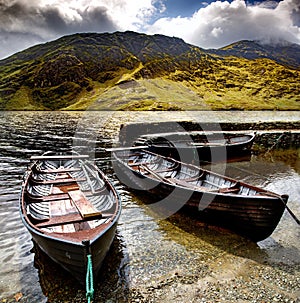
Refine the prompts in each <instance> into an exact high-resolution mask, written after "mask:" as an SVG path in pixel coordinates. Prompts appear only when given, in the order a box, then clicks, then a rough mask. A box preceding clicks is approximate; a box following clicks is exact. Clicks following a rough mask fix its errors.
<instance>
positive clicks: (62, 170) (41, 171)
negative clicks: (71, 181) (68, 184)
mask: <svg viewBox="0 0 300 303" xmlns="http://www.w3.org/2000/svg"><path fill="white" fill-rule="evenodd" d="M32 170H33V171H34V172H38V173H39V174H56V173H58V174H59V173H73V172H79V171H81V170H82V169H81V167H70V168H56V169H39V168H37V167H36V166H34V167H33V168H32Z"/></svg>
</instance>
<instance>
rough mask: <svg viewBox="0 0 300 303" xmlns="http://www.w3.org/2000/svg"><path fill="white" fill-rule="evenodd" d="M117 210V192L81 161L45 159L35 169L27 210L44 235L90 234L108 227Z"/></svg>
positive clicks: (31, 175)
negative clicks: (99, 228)
mask: <svg viewBox="0 0 300 303" xmlns="http://www.w3.org/2000/svg"><path fill="white" fill-rule="evenodd" d="M117 207H118V206H117V205H116V196H115V193H114V192H113V190H111V188H109V186H108V185H107V183H106V182H104V180H103V178H101V177H100V176H99V174H98V172H97V171H96V170H94V169H93V168H92V167H91V166H90V165H87V164H84V165H83V163H82V161H81V160H72V159H66V160H45V161H39V162H36V163H35V164H34V165H33V166H32V168H31V172H30V175H29V177H28V182H27V185H26V190H25V193H24V208H25V209H26V213H27V217H28V219H29V220H30V222H31V224H33V225H34V227H35V228H38V229H40V230H41V231H42V232H47V233H74V232H78V231H82V230H87V231H89V230H91V229H93V228H96V227H100V226H104V225H105V224H108V223H109V222H110V221H111V220H112V218H113V217H114V215H115V213H116V211H117ZM98 232H99V230H98Z"/></svg>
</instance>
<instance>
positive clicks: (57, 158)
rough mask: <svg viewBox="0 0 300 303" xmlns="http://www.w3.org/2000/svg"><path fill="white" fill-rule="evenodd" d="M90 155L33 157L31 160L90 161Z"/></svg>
mask: <svg viewBox="0 0 300 303" xmlns="http://www.w3.org/2000/svg"><path fill="white" fill-rule="evenodd" d="M88 158H89V155H44V156H32V157H30V159H31V160H69V159H70V160H72V159H74V160H75V159H88Z"/></svg>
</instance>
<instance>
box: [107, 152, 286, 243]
mask: <svg viewBox="0 0 300 303" xmlns="http://www.w3.org/2000/svg"><path fill="white" fill-rule="evenodd" d="M113 157H114V160H115V163H116V164H117V166H116V167H117V168H118V171H117V175H118V177H119V179H120V180H121V181H123V182H124V181H125V183H126V184H127V185H128V186H131V187H133V188H135V189H138V190H147V191H148V192H150V193H153V194H155V195H156V196H158V197H159V198H160V199H165V198H166V197H172V195H173V198H172V199H169V200H170V201H169V203H170V204H169V206H168V207H170V208H171V207H172V206H171V204H172V203H177V204H181V205H182V206H184V208H186V209H188V210H190V211H192V212H194V213H195V211H196V212H199V214H198V216H199V217H200V218H201V219H203V220H205V221H209V222H210V223H213V224H215V225H218V226H223V227H226V228H229V229H231V230H233V231H235V232H236V233H238V234H241V235H243V236H245V237H247V238H249V239H251V240H253V241H255V242H257V241H260V240H263V239H265V238H267V237H268V236H270V235H271V234H272V232H273V231H274V229H275V228H276V226H277V224H278V222H279V221H280V218H281V216H282V214H283V212H284V210H285V208H286V207H287V206H286V203H287V200H288V196H287V195H278V194H275V193H273V192H269V191H267V190H264V189H262V188H259V187H255V186H252V185H249V184H246V183H244V182H240V181H238V180H235V179H232V178H229V177H225V176H222V175H219V174H217V173H214V172H211V171H208V170H204V169H202V168H200V167H197V166H194V165H191V164H185V163H182V162H179V161H176V160H174V159H172V158H169V157H164V156H161V155H158V154H155V153H152V152H150V151H148V150H143V149H141V150H136V149H135V150H134V151H132V152H129V151H115V152H113ZM175 189H176V194H173V192H174V193H175Z"/></svg>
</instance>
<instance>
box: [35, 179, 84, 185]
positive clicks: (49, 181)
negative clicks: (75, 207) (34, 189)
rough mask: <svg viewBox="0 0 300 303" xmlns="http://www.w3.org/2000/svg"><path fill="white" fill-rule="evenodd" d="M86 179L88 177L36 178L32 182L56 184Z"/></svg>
mask: <svg viewBox="0 0 300 303" xmlns="http://www.w3.org/2000/svg"><path fill="white" fill-rule="evenodd" d="M84 181H86V178H78V179H74V178H64V179H55V180H36V179H33V178H32V179H30V182H32V183H33V184H37V185H47V184H48V185H54V184H56V185H57V184H64V183H74V182H84Z"/></svg>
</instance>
